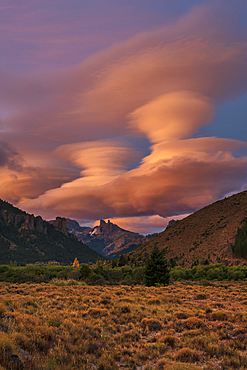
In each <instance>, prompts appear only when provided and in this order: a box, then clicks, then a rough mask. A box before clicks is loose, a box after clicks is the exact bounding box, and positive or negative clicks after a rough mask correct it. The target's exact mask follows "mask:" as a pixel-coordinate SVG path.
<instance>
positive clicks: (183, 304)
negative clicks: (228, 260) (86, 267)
mask: <svg viewBox="0 0 247 370" xmlns="http://www.w3.org/2000/svg"><path fill="white" fill-rule="evenodd" d="M246 292H247V283H246V282H230V283H229V282H224V283H221V282H219V283H214V285H213V286H202V285H199V283H175V284H173V285H170V286H167V287H159V288H157V287H153V288H147V287H144V286H133V287H130V286H110V287H109V286H105V287H103V286H83V285H76V286H56V285H52V284H36V285H29V284H20V285H17V284H10V283H1V284H0V369H2V368H3V369H21V368H22V366H23V368H24V369H34V370H36V369H37V370H41V369H44V370H51V369H57V370H60V369H68V370H72V369H82V370H83V369H84V370H87V369H88V370H89V369H95V370H106V369H107V370H115V369H137V370H150V369H155V370H163V369H164V370H188V369H191V370H193V369H194V370H198V369H206V370H211V369H212V370H213V369H219V370H220V369H246V368H247V350H246V348H247V336H246V334H247V312H246V302H247V299H246ZM15 355H16V356H15ZM18 360H19V362H18ZM1 366H2V367H1Z"/></svg>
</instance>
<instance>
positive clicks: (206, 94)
mask: <svg viewBox="0 0 247 370" xmlns="http://www.w3.org/2000/svg"><path fill="white" fill-rule="evenodd" d="M217 4H219V3H218V2H217ZM221 4H223V3H221ZM219 9H221V8H219V7H218V5H217V6H216V5H214V4H211V5H210V6H208V5H207V6H205V5H203V6H201V7H195V8H194V9H193V10H192V11H191V12H190V14H188V15H187V16H185V17H183V18H182V19H180V20H179V21H178V22H176V23H175V24H170V25H168V26H164V27H162V28H160V29H158V30H155V31H151V32H147V33H141V34H139V35H137V36H136V37H134V38H132V39H130V40H128V41H126V42H124V43H121V44H118V45H115V46H113V47H111V48H109V49H108V50H105V51H104V52H101V53H99V54H97V55H94V56H92V57H91V58H88V60H86V61H85V62H83V63H81V64H80V65H77V66H75V67H73V68H72V67H71V68H68V69H66V70H62V71H52V72H49V73H46V74H42V75H40V76H39V75H36V76H35V77H33V78H31V77H30V78H29V79H27V80H25V79H24V80H23V79H17V81H15V79H14V78H12V79H10V83H9V84H8V79H7V78H6V77H5V79H4V84H3V86H0V98H2V99H3V100H4V99H5V100H4V102H5V104H6V107H7V108H9V107H11V105H15V107H16V109H15V114H14V115H13V116H12V117H8V118H7V119H6V122H7V126H8V127H9V130H8V129H7V130H6V133H5V138H6V141H8V142H11V143H14V145H15V147H16V148H17V150H18V152H19V153H20V154H21V155H23V156H24V157H25V160H26V161H27V163H32V166H34V162H35V161H37V162H36V163H41V162H42V165H43V166H44V167H45V168H46V170H44V174H45V176H47V179H48V178H49V171H48V170H47V168H48V164H49V163H50V162H52V163H59V166H61V167H63V168H64V172H65V174H66V175H65V177H64V176H63V175H62V174H61V173H59V174H58V178H57V179H56V180H55V181H51V182H50V185H49V181H45V180H44V182H43V183H42V181H41V182H40V183H41V184H43V185H42V186H38V185H37V187H36V188H35V189H36V190H35V192H32V191H31V190H30V187H29V188H28V185H27V183H28V182H30V184H35V182H33V181H34V176H33V177H32V176H30V175H29V176H27V178H26V180H25V181H24V180H23V179H22V180H21V178H20V175H18V176H17V178H18V181H15V182H14V184H15V185H14V186H13V188H12V187H9V190H8V192H6V191H7V190H6V189H7V185H6V184H9V182H8V181H7V182H5V183H4V184H5V185H1V186H2V188H1V187H0V196H2V194H3V195H4V196H8V198H9V199H12V198H11V197H12V196H13V194H14V199H16V201H17V199H19V200H20V201H23V200H24V199H27V198H28V199H29V200H28V201H26V202H24V203H22V207H23V208H25V210H27V211H29V212H35V213H41V214H42V215H43V216H44V217H47V218H52V217H55V216H58V215H61V216H67V217H70V218H78V219H87V220H95V219H99V218H118V217H120V216H121V217H133V216H134V217H143V216H145V217H157V216H159V217H170V216H173V215H179V214H185V213H189V212H192V211H194V210H196V209H198V208H200V207H201V206H204V205H205V204H207V203H210V202H212V201H214V200H215V199H217V198H219V197H221V196H224V195H225V194H227V193H228V192H231V191H238V190H241V188H242V186H245V184H247V175H246V173H247V172H246V169H247V159H246V158H245V157H235V156H234V151H236V150H239V149H246V143H245V142H240V141H236V140H230V139H221V138H207V137H205V138H198V139H194V138H192V136H193V135H194V134H195V133H196V132H197V131H198V129H200V128H201V127H203V126H205V125H207V124H211V123H213V117H214V110H215V107H216V106H217V104H219V103H220V102H222V101H224V100H227V99H232V98H233V97H235V96H237V95H238V94H241V93H242V92H243V91H246V88H247V73H246V65H247V48H246V46H247V42H246V40H247V38H246V32H245V33H242V32H240V31H241V29H240V28H238V27H240V26H238V24H237V23H236V22H235V23H233V26H231V25H230V23H229V22H227V19H231V16H232V14H231V11H232V9H233V10H234V8H232V7H229V5H226V7H224V12H222V14H221V12H220V11H219ZM208 24H210V27H208ZM231 29H232V33H231V32H230V30H231ZM6 86H7V89H8V90H7V94H6V93H5V87H6ZM22 87H23V89H22ZM21 91H23V93H22V96H20V92H21ZM30 101H31V103H30ZM7 108H6V109H7ZM138 135H139V137H140V136H143V137H145V138H146V139H148V140H149V142H150V148H149V149H150V154H149V155H145V156H144V154H142V155H143V158H142V159H141V155H140V152H141V150H142V148H138V147H136V148H135V147H134V144H133V142H134V141H133V138H136V137H138ZM126 142H129V144H128V145H127V144H123V143H126ZM32 158H35V161H33V159H32ZM41 159H42V160H41ZM137 159H140V163H139V165H136V166H135V168H132V167H133V166H134V165H135V164H136V162H137ZM131 166H132V167H131ZM37 167H38V166H37ZM75 168H76V169H78V170H75ZM130 168H131V169H130ZM46 171H48V172H46ZM70 171H72V172H70ZM73 171H75V172H73ZM72 173H73V174H75V173H76V174H77V176H75V177H73V175H71V174H72ZM67 175H68V176H67ZM23 176H24V175H23ZM40 177H41V178H42V176H40ZM31 178H32V179H33V180H31ZM38 178H39V177H38ZM2 184H3V183H2ZM24 184H25V187H24ZM1 189H2V190H1ZM28 189H29V190H28ZM6 194H7V195H6ZM31 198H33V199H31Z"/></svg>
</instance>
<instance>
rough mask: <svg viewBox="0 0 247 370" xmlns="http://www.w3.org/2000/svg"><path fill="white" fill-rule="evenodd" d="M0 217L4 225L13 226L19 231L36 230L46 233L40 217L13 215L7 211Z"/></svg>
mask: <svg viewBox="0 0 247 370" xmlns="http://www.w3.org/2000/svg"><path fill="white" fill-rule="evenodd" d="M2 216H3V219H4V222H5V224H6V225H10V224H13V225H14V226H15V227H18V229H19V231H21V230H37V231H39V232H42V233H45V234H46V233H47V226H46V224H45V222H44V221H43V219H42V217H41V216H37V217H34V215H29V214H26V213H24V212H23V213H22V214H14V213H11V212H9V211H7V210H4V211H2Z"/></svg>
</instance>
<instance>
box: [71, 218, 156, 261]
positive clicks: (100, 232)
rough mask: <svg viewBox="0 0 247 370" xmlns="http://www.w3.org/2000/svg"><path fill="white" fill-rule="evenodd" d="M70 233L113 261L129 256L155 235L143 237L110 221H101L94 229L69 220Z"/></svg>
mask: <svg viewBox="0 0 247 370" xmlns="http://www.w3.org/2000/svg"><path fill="white" fill-rule="evenodd" d="M67 225H68V229H69V232H71V233H73V234H75V235H76V236H77V238H78V239H79V240H81V241H82V242H83V243H85V244H86V245H88V246H89V247H90V248H92V249H94V250H95V251H97V252H98V253H100V254H102V255H104V256H108V257H109V258H111V259H115V258H118V257H119V256H120V255H121V254H123V255H124V254H127V253H128V252H131V251H133V250H135V249H136V248H138V247H139V246H141V245H143V244H144V243H146V242H147V241H149V240H151V239H152V238H153V237H154V235H156V234H153V235H148V236H143V235H140V234H138V233H134V232H131V231H128V230H124V229H122V228H121V227H119V226H118V225H116V224H113V223H112V222H110V221H109V220H108V222H105V221H104V220H100V225H99V226H95V227H94V228H90V227H81V226H80V225H79V224H78V222H77V221H75V220H70V219H67Z"/></svg>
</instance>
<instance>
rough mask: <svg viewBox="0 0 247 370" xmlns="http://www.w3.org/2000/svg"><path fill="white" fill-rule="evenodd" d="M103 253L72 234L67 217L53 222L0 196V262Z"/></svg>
mask: <svg viewBox="0 0 247 370" xmlns="http://www.w3.org/2000/svg"><path fill="white" fill-rule="evenodd" d="M99 256H100V255H99V254H98V253H96V252H95V251H93V250H92V249H90V248H89V247H88V246H86V245H84V244H83V243H82V242H81V241H79V240H78V239H77V238H76V237H75V235H74V234H70V233H69V232H68V228H67V221H66V219H65V218H61V217H57V218H56V220H55V221H54V222H53V224H50V223H49V222H47V221H44V220H43V219H42V218H41V217H40V216H37V217H34V215H30V214H28V213H26V212H24V211H21V210H20V209H18V208H16V207H14V206H12V205H11V204H10V203H8V202H5V201H2V200H1V199H0V264H6V263H9V262H10V261H16V262H17V264H21V265H23V264H26V263H35V262H49V261H57V262H60V263H64V264H70V263H71V262H73V261H74V259H75V257H77V259H78V261H79V262H85V263H87V262H96V261H97V259H98V257H99Z"/></svg>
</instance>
